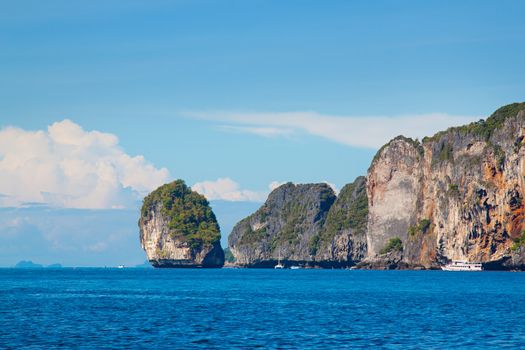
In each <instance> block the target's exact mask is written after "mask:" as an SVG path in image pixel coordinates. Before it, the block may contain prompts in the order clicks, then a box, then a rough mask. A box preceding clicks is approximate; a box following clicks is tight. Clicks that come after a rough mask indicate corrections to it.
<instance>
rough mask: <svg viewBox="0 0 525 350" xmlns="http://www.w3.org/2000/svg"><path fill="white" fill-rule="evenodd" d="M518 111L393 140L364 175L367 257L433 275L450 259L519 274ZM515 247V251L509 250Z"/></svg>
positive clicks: (522, 119)
mask: <svg viewBox="0 0 525 350" xmlns="http://www.w3.org/2000/svg"><path fill="white" fill-rule="evenodd" d="M524 110H525V104H523V103H522V104H513V105H509V106H505V107H502V108H500V109H499V110H497V111H496V112H495V113H494V114H493V115H492V116H491V117H490V118H488V119H487V120H486V121H480V122H476V123H472V124H470V125H466V126H463V127H457V128H450V129H448V130H447V131H444V132H440V133H438V134H436V135H434V136H433V137H431V138H425V139H423V142H422V143H421V144H420V143H419V142H417V141H413V140H410V139H406V138H403V137H398V138H396V139H394V140H392V141H391V142H390V143H389V144H387V145H386V146H385V147H383V148H382V149H381V150H380V151H379V152H378V154H377V156H376V158H375V159H374V161H373V162H372V165H371V167H370V169H369V172H368V177H367V178H368V186H367V193H368V200H369V221H368V239H367V241H368V257H367V260H368V261H369V262H371V263H378V262H380V261H382V260H384V261H387V260H389V259H390V258H388V256H389V255H391V254H392V251H388V252H387V251H386V250H384V248H385V247H386V246H387V245H388V243H389V241H390V240H392V239H395V238H399V239H400V240H401V241H402V248H401V249H399V250H398V253H397V255H398V256H400V258H399V259H398V262H401V263H405V264H408V265H409V266H416V265H421V266H424V267H427V268H428V267H437V266H439V265H440V264H442V263H444V262H446V261H447V260H450V259H465V260H469V261H481V262H484V263H486V267H488V268H523V267H524V265H523V261H524V258H523V253H524V252H523V250H524V249H523V248H522V245H521V244H520V243H519V238H520V237H521V235H522V232H523V230H524V228H525V223H524V219H525V210H524V203H523V189H524V185H525V184H524V175H525V168H524V166H525V164H524V155H525V148H524V147H522V146H523V140H524V135H525V111H524ZM517 242H518V243H517Z"/></svg>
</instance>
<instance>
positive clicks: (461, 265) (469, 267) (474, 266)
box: [441, 260, 483, 271]
mask: <svg viewBox="0 0 525 350" xmlns="http://www.w3.org/2000/svg"><path fill="white" fill-rule="evenodd" d="M441 269H442V270H443V271H483V266H482V265H481V263H479V262H468V261H466V260H452V262H450V263H448V264H446V265H445V266H441Z"/></svg>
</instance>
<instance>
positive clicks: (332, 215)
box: [228, 177, 368, 267]
mask: <svg viewBox="0 0 525 350" xmlns="http://www.w3.org/2000/svg"><path fill="white" fill-rule="evenodd" d="M367 214H368V200H367V197H366V179H365V178H364V177H359V178H357V179H356V181H355V182H354V183H352V184H349V185H346V186H345V187H344V188H343V189H342V190H341V192H340V194H339V196H338V197H337V199H336V196H335V194H334V192H333V190H332V189H331V188H330V187H329V186H328V185H326V184H307V185H294V184H292V183H288V184H285V185H283V186H281V187H279V188H277V189H275V190H274V191H273V192H272V193H271V194H270V195H269V197H268V200H267V201H266V203H265V204H264V205H263V206H262V207H261V208H260V209H259V210H258V211H257V212H256V213H254V214H253V215H250V216H249V217H247V218H245V219H244V220H242V221H241V222H239V223H238V224H237V225H236V226H235V227H234V229H233V231H232V233H231V234H230V237H229V241H228V243H229V247H230V250H231V252H232V253H233V255H234V256H235V259H236V262H237V263H238V264H240V265H243V266H253V267H271V266H274V265H275V264H276V262H277V260H278V258H279V256H280V257H281V260H282V262H283V263H284V264H285V265H291V264H305V265H308V266H320V267H344V266H352V265H354V264H355V263H356V262H357V261H360V260H361V259H363V257H364V256H365V255H366V223H367V219H366V218H367Z"/></svg>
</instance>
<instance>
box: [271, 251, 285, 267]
mask: <svg viewBox="0 0 525 350" xmlns="http://www.w3.org/2000/svg"><path fill="white" fill-rule="evenodd" d="M273 268H274V269H284V265H283V264H281V252H280V251H279V259H278V260H277V265H275V266H274V267H273Z"/></svg>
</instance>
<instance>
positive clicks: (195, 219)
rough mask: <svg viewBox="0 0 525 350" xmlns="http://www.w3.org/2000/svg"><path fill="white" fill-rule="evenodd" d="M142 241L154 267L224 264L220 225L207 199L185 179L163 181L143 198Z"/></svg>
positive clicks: (140, 223) (216, 265)
mask: <svg viewBox="0 0 525 350" xmlns="http://www.w3.org/2000/svg"><path fill="white" fill-rule="evenodd" d="M139 228H140V242H141V245H142V248H143V249H144V250H145V251H146V255H147V257H148V260H149V261H150V263H151V264H152V265H153V266H154V267H221V266H222V265H223V264H224V252H223V250H222V248H221V246H220V237H221V235H220V232H219V225H218V224H217V220H216V218H215V215H214V214H213V211H212V210H211V208H210V206H209V204H208V201H207V200H206V198H204V197H203V196H202V195H200V194H198V193H196V192H193V191H191V189H189V188H188V187H187V186H186V184H185V183H184V181H182V180H177V181H174V182H172V183H169V184H166V185H163V186H161V187H159V188H158V189H156V190H155V191H153V192H152V193H150V194H149V195H148V196H147V197H146V198H144V204H143V206H142V210H141V217H140V220H139Z"/></svg>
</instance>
